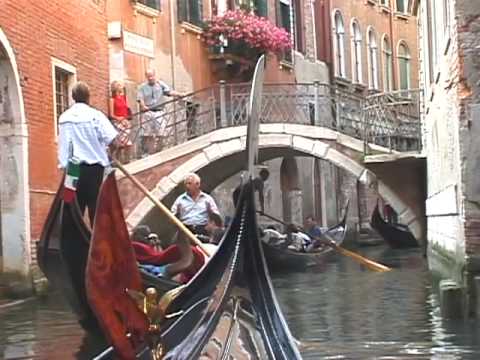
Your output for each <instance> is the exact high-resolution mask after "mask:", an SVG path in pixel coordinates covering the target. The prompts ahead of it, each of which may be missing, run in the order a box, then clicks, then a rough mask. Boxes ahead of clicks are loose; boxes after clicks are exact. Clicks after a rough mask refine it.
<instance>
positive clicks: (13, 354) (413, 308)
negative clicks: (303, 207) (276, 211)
mask: <svg viewBox="0 0 480 360" xmlns="http://www.w3.org/2000/svg"><path fill="white" fill-rule="evenodd" d="M359 251H361V252H362V253H363V254H364V255H365V256H368V257H370V258H372V259H375V260H377V261H380V262H382V263H384V264H387V265H389V266H391V267H393V268H394V271H392V272H389V273H375V272H371V271H369V270H366V269H364V268H362V267H361V266H359V265H358V264H357V263H355V262H354V261H352V260H351V259H349V258H347V257H341V256H339V255H336V256H333V257H332V258H331V260H329V261H328V262H327V263H325V264H323V265H319V266H318V267H316V268H312V269H310V270H309V271H307V272H302V273H281V274H274V275H273V283H274V286H275V288H276V293H277V297H278V300H279V303H280V306H281V307H282V310H283V312H284V314H285V317H286V319H287V321H288V323H289V325H290V329H291V331H292V333H293V335H294V336H295V337H296V338H297V339H298V340H299V341H300V349H301V352H302V355H303V357H304V359H352V360H354V359H389V360H390V359H395V360H398V359H402V360H403V359H439V360H440V359H441V360H450V359H466V360H470V359H471V360H473V359H475V360H476V359H480V329H479V327H480V326H479V325H480V324H479V322H478V321H473V320H471V321H463V320H447V319H443V318H442V317H441V315H440V310H439V306H438V297H437V295H436V292H435V291H434V290H433V287H432V284H431V279H430V276H429V274H428V271H427V268H426V264H425V259H424V258H423V257H422V256H421V254H420V252H419V251H418V250H408V251H405V250H390V249H387V248H386V247H383V246H381V247H372V248H363V249H360V250H359ZM102 347H103V344H101V343H99V342H98V340H97V339H96V338H95V337H88V336H86V334H85V333H84V332H83V331H82V329H81V328H80V327H79V326H78V325H77V323H76V321H75V318H74V316H73V315H72V314H71V312H70V311H69V309H68V306H67V305H66V304H65V303H64V302H63V300H62V298H61V296H60V295H58V294H55V293H53V294H50V295H49V297H48V299H46V300H32V301H28V302H25V303H23V304H19V305H16V306H12V307H8V308H0V358H1V359H89V358H91V357H92V356H93V355H94V354H97V353H98V352H99V351H100V349H102Z"/></svg>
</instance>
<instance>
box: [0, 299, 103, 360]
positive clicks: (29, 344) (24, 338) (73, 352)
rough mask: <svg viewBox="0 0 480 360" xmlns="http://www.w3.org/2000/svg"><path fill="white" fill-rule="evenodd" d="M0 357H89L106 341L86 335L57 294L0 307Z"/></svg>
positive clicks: (99, 337)
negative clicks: (40, 299)
mask: <svg viewBox="0 0 480 360" xmlns="http://www.w3.org/2000/svg"><path fill="white" fill-rule="evenodd" d="M0 339H2V340H1V343H0V358H1V359H89V358H91V357H92V356H93V355H94V354H96V353H98V351H99V350H100V349H102V348H103V347H104V346H105V344H104V343H103V340H102V338H101V336H98V335H92V336H86V334H85V333H84V331H83V330H82V329H81V328H80V327H79V325H78V324H77V321H76V318H75V317H74V315H73V314H72V313H71V312H70V310H69V308H68V305H67V304H65V302H64V301H63V300H62V298H61V297H60V296H58V295H57V294H51V295H50V296H49V298H48V299H47V300H45V301H38V300H35V301H28V302H25V303H23V304H21V305H18V306H14V307H9V308H6V309H0Z"/></svg>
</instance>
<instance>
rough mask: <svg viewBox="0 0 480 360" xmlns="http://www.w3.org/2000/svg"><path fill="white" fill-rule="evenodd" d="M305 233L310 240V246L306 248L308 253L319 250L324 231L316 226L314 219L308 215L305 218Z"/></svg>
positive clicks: (322, 244) (321, 245)
mask: <svg viewBox="0 0 480 360" xmlns="http://www.w3.org/2000/svg"><path fill="white" fill-rule="evenodd" d="M305 231H306V233H307V234H308V236H310V238H311V239H312V244H311V245H310V247H309V248H308V251H312V250H314V249H319V248H321V247H323V246H324V242H323V241H322V235H323V233H324V232H325V231H326V229H325V228H322V227H320V226H318V225H317V223H316V221H315V218H314V217H313V216H312V215H309V216H307V217H306V218H305Z"/></svg>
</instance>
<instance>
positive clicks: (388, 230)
mask: <svg viewBox="0 0 480 360" xmlns="http://www.w3.org/2000/svg"><path fill="white" fill-rule="evenodd" d="M370 225H371V226H372V228H373V229H375V230H376V231H377V232H378V233H379V234H380V235H381V236H382V238H383V239H384V240H385V242H386V243H387V244H388V245H389V246H390V247H392V248H395V249H404V248H412V247H418V246H419V244H418V241H417V239H415V237H414V236H413V234H412V233H411V231H410V230H409V229H408V227H406V226H402V225H395V224H389V223H387V222H386V221H385V220H384V219H383V217H382V215H381V214H380V210H379V208H378V203H377V205H376V206H375V209H374V210H373V213H372V218H371V219H370Z"/></svg>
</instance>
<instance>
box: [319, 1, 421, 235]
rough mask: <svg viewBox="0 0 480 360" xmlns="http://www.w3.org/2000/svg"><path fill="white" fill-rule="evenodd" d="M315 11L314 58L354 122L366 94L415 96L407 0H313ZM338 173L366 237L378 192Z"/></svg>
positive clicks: (413, 31) (413, 30)
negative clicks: (324, 69) (321, 64)
mask: <svg viewBox="0 0 480 360" xmlns="http://www.w3.org/2000/svg"><path fill="white" fill-rule="evenodd" d="M314 15H315V24H316V27H315V30H316V42H317V44H322V46H317V58H318V60H320V61H322V62H325V63H326V64H327V65H328V68H329V75H330V78H331V79H332V80H331V83H332V85H333V86H334V87H335V88H336V91H337V92H338V93H340V94H341V95H340V97H342V98H344V100H342V103H344V104H345V107H346V108H347V112H350V113H351V114H353V115H352V116H353V117H354V118H356V120H357V121H361V117H362V114H361V113H357V114H355V110H354V109H355V108H360V107H361V105H359V104H361V103H363V101H365V99H366V97H367V96H372V95H373V96H374V94H381V93H391V94H392V99H393V98H395V97H399V95H400V96H402V95H405V96H407V97H410V96H411V95H410V92H412V90H413V95H414V96H415V93H416V90H417V89H418V87H419V84H418V41H417V23H416V16H415V14H412V12H411V11H409V9H408V0H365V1H351V0H320V1H315V2H314ZM412 99H413V97H412ZM348 108H350V110H349V109H348ZM381 111H384V110H381ZM390 121H394V119H390ZM340 175H341V176H340V177H339V179H338V181H339V185H338V186H339V188H340V189H343V190H344V191H342V194H343V196H344V197H345V198H347V197H348V198H349V199H350V200H351V202H352V204H351V210H350V211H351V216H353V217H356V218H357V219H356V222H357V223H358V231H359V232H360V233H363V232H364V231H365V235H366V236H365V238H366V240H367V241H368V239H370V238H372V236H373V234H372V232H371V231H369V221H370V215H371V214H372V211H373V208H374V206H375V204H376V201H377V196H378V194H377V193H376V192H375V191H372V189H369V188H367V187H365V186H364V185H363V184H361V183H360V182H358V181H357V179H355V178H352V177H351V176H350V175H349V174H346V173H345V174H340Z"/></svg>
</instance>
